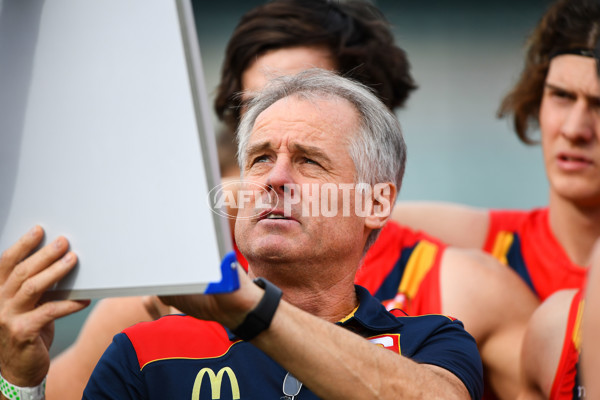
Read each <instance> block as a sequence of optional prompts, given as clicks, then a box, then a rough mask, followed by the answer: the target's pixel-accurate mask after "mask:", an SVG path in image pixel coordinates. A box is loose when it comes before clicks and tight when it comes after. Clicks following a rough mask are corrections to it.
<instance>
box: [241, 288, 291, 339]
mask: <svg viewBox="0 0 600 400" xmlns="http://www.w3.org/2000/svg"><path fill="white" fill-rule="evenodd" d="M253 282H254V283H255V284H256V285H257V286H259V287H261V288H263V289H264V290H265V294H264V295H263V297H262V298H261V299H260V302H259V303H258V305H257V306H256V307H255V308H254V309H253V310H251V311H250V312H249V313H248V315H246V318H244V321H243V322H242V323H241V324H240V326H238V327H237V328H235V329H233V330H232V332H233V334H234V335H236V336H237V337H239V338H240V339H242V340H245V341H249V340H252V339H254V338H255V337H256V336H257V335H258V334H259V333H261V332H262V331H264V330H265V329H267V328H269V326H270V325H271V321H272V320H273V315H275V311H276V310H277V307H278V306H279V302H280V301H281V296H282V295H283V293H282V292H281V289H279V288H278V287H277V286H275V285H274V284H272V283H271V282H269V281H268V280H266V279H264V278H256V279H254V281H253Z"/></svg>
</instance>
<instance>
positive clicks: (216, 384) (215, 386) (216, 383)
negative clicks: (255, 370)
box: [192, 367, 240, 400]
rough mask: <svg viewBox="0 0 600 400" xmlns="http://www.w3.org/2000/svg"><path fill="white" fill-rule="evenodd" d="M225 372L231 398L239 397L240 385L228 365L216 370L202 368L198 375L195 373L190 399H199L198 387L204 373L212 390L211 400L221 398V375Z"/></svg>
mask: <svg viewBox="0 0 600 400" xmlns="http://www.w3.org/2000/svg"><path fill="white" fill-rule="evenodd" d="M225 373H227V376H228V377H229V383H230V384H231V395H232V398H233V400H239V399H240V387H239V386H238V381H237V378H236V377H235V374H234V373H233V370H232V369H231V368H229V367H223V368H221V369H220V370H219V372H217V374H216V375H215V372H214V371H213V370H212V369H211V368H202V369H201V370H200V372H198V375H196V380H195V381H194V388H193V390H192V400H200V387H201V385H202V380H203V378H204V374H206V375H208V378H209V383H210V387H211V392H212V396H211V397H212V400H219V399H221V383H222V382H223V375H225Z"/></svg>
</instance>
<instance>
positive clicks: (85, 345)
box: [46, 297, 154, 400]
mask: <svg viewBox="0 0 600 400" xmlns="http://www.w3.org/2000/svg"><path fill="white" fill-rule="evenodd" d="M147 300H150V299H148V298H143V297H120V298H110V299H104V300H101V301H99V302H98V304H97V305H96V307H94V309H93V310H92V312H91V313H90V315H89V316H88V318H87V319H86V322H85V324H84V325H83V327H82V329H81V331H80V333H79V335H78V337H77V340H76V341H75V342H74V343H73V344H72V345H71V346H70V347H69V348H68V349H66V350H65V351H64V352H63V353H61V354H60V355H58V356H57V357H55V358H54V359H53V360H52V363H51V364H50V371H49V372H48V380H47V384H46V398H47V399H48V400H54V399H66V400H68V399H81V396H82V394H83V389H84V388H85V385H86V383H87V381H88V379H89V378H90V375H91V374H92V371H93V369H94V367H95V366H96V363H97V362H98V360H99V359H100V357H101V356H102V354H103V353H104V350H106V348H107V347H108V345H109V344H110V342H111V341H112V338H113V336H114V335H115V334H117V333H119V332H121V331H122V330H123V329H125V328H127V327H129V326H131V325H133V324H135V323H137V322H140V321H150V320H152V319H154V316H151V315H150V314H149V313H148V311H147V305H148V304H147V303H146V301H147Z"/></svg>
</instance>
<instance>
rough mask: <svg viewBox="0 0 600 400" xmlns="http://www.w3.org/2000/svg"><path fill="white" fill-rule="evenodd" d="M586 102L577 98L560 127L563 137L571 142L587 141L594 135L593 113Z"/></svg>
mask: <svg viewBox="0 0 600 400" xmlns="http://www.w3.org/2000/svg"><path fill="white" fill-rule="evenodd" d="M594 113H595V111H594V110H591V109H590V107H589V106H588V104H587V102H585V101H583V100H578V101H577V102H575V104H574V105H573V107H571V109H570V110H569V112H568V114H567V117H566V119H565V121H564V123H563V125H562V127H561V133H562V135H563V136H564V137H566V138H567V139H569V140H570V141H573V142H589V141H590V140H592V138H593V137H594V115H593V114H594Z"/></svg>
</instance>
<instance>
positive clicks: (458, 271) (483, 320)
mask: <svg viewBox="0 0 600 400" xmlns="http://www.w3.org/2000/svg"><path fill="white" fill-rule="evenodd" d="M440 282H441V283H440V286H441V291H442V292H441V294H442V312H443V313H444V314H446V315H451V316H453V317H456V318H458V319H460V320H461V321H462V322H463V323H464V325H465V329H466V330H467V331H468V332H469V333H471V334H472V335H473V337H474V338H475V340H476V341H477V346H478V348H479V351H480V354H481V359H482V361H483V365H484V368H485V372H486V375H487V378H488V381H489V382H490V384H491V386H492V388H493V389H494V393H496V394H497V395H498V396H499V397H500V398H502V399H514V398H516V396H517V393H518V390H519V381H520V368H519V365H520V356H521V343H522V341H523V336H524V334H525V330H526V328H527V322H528V320H529V318H530V317H531V315H532V314H533V312H534V311H535V309H536V307H537V306H538V304H539V301H538V300H537V298H536V297H535V295H534V294H533V293H532V291H531V290H530V289H529V287H528V286H527V285H526V284H525V283H524V282H523V281H522V280H521V279H520V278H519V277H518V276H517V274H515V273H514V272H513V271H512V270H511V269H510V268H507V267H506V266H504V265H502V264H500V263H499V262H498V261H497V260H496V259H495V258H493V257H492V256H490V255H488V254H486V253H483V252H482V251H480V250H468V249H459V248H456V247H449V248H447V249H446V250H445V252H444V255H443V257H442V260H441V276H440Z"/></svg>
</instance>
